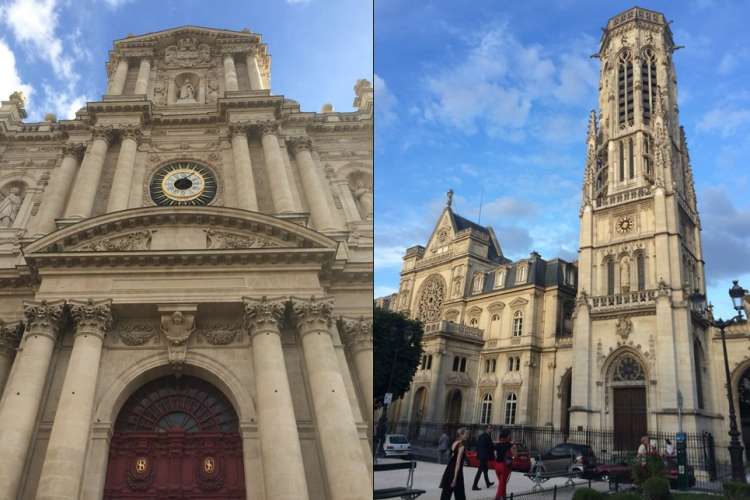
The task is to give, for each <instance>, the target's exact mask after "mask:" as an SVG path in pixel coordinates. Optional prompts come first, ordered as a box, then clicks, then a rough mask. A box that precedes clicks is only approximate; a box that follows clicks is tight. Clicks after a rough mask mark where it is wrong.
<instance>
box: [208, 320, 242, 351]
mask: <svg viewBox="0 0 750 500" xmlns="http://www.w3.org/2000/svg"><path fill="white" fill-rule="evenodd" d="M197 331H198V335H200V337H201V338H202V339H204V340H205V341H206V342H208V343H209V344H211V345H228V344H231V343H232V342H234V340H235V339H237V338H238V337H239V336H240V335H241V332H242V325H241V324H240V323H231V322H201V324H200V326H199V327H198V329H197Z"/></svg>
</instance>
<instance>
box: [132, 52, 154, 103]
mask: <svg viewBox="0 0 750 500" xmlns="http://www.w3.org/2000/svg"><path fill="white" fill-rule="evenodd" d="M150 73H151V59H149V58H148V57H142V58H141V64H140V66H139V67H138V79H137V80H136V81H135V92H134V94H136V95H143V94H145V93H146V91H147V90H148V78H149V76H150Z"/></svg>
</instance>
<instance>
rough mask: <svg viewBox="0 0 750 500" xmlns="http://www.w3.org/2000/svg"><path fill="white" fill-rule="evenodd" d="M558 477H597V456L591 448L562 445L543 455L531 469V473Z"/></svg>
mask: <svg viewBox="0 0 750 500" xmlns="http://www.w3.org/2000/svg"><path fill="white" fill-rule="evenodd" d="M537 472H539V473H540V474H542V475H549V476H556V475H560V476H563V475H568V474H579V475H581V476H582V477H591V478H593V477H596V476H597V475H598V472H597V464H596V455H594V450H593V449H592V448H591V446H588V445H585V444H575V443H561V444H558V445H557V446H554V447H553V448H550V449H549V450H548V451H547V452H546V453H544V454H542V455H541V456H540V457H539V458H538V459H537V460H536V462H535V463H534V465H533V466H532V467H531V470H530V473H531V474H536V473H537Z"/></svg>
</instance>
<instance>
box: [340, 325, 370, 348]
mask: <svg viewBox="0 0 750 500" xmlns="http://www.w3.org/2000/svg"><path fill="white" fill-rule="evenodd" d="M339 332H340V333H341V337H342V338H341V340H343V342H344V344H345V345H346V347H347V348H348V349H349V350H350V351H352V352H357V351H363V350H367V349H369V350H372V339H373V335H372V319H366V318H364V317H361V318H359V319H351V318H343V317H342V318H339Z"/></svg>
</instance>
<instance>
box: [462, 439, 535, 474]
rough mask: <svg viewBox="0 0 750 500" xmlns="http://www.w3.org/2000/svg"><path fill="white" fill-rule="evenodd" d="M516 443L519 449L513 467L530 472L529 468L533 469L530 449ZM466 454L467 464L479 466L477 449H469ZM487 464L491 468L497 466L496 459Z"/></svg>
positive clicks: (516, 469) (517, 470)
mask: <svg viewBox="0 0 750 500" xmlns="http://www.w3.org/2000/svg"><path fill="white" fill-rule="evenodd" d="M514 444H515V445H516V449H517V450H518V451H517V453H516V456H515V457H514V458H513V464H512V465H511V469H512V470H514V471H516V472H529V469H531V455H530V454H529V450H528V449H527V448H526V447H525V446H523V445H521V444H519V443H514ZM465 456H466V465H468V466H469V467H479V458H477V452H476V451H474V450H469V451H467V452H466V453H465ZM487 464H488V466H489V468H490V469H494V468H495V461H494V460H489V461H488V463H487Z"/></svg>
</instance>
